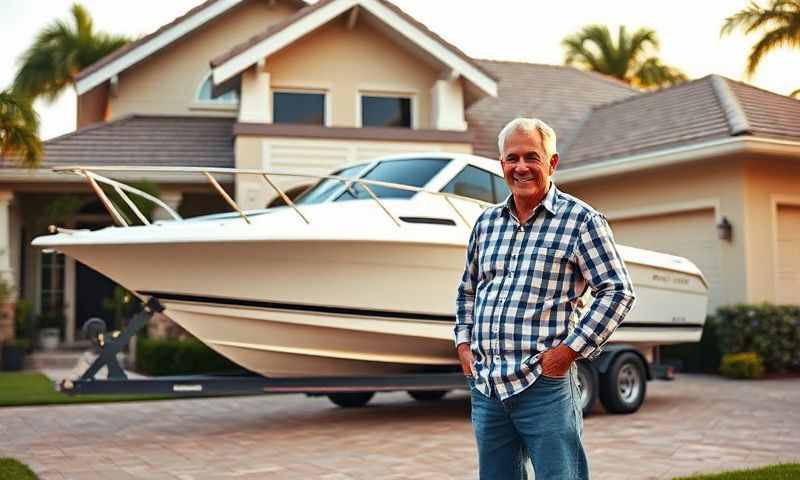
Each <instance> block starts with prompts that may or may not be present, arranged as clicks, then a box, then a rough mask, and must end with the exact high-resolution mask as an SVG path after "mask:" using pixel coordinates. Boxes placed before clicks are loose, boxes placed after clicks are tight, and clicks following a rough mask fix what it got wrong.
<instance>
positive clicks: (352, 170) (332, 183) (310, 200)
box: [294, 164, 367, 205]
mask: <svg viewBox="0 0 800 480" xmlns="http://www.w3.org/2000/svg"><path fill="white" fill-rule="evenodd" d="M366 166H367V165H366V164H361V165H355V166H352V167H348V168H345V169H343V170H339V171H337V172H334V173H333V174H334V175H336V176H339V177H346V178H355V177H356V176H358V174H359V173H361V171H362V170H364V168H365V167H366ZM343 186H344V185H343V182H341V181H340V180H334V179H332V178H326V179H323V180H320V181H319V182H318V183H317V184H316V185H314V186H313V187H311V188H309V189H308V190H306V191H305V192H303V193H302V194H301V195H300V196H299V197H297V198H296V199H295V201H294V203H295V204H297V205H311V204H315V203H322V202H325V201H327V200H330V197H331V195H333V194H334V193H335V192H338V191H340V190H341V188H342V187H343Z"/></svg>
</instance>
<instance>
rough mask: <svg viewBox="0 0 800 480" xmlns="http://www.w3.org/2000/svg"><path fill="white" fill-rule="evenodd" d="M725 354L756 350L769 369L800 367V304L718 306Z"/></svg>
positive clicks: (718, 332) (717, 323) (720, 342)
mask: <svg viewBox="0 0 800 480" xmlns="http://www.w3.org/2000/svg"><path fill="white" fill-rule="evenodd" d="M715 328H716V331H717V334H718V335H719V346H720V350H721V351H722V353H723V354H729V353H741V352H755V353H757V354H758V356H759V357H761V359H762V360H763V362H764V367H765V368H766V371H768V372H783V371H786V370H787V369H790V368H798V367H800V307H797V306H790V305H770V304H761V305H735V306H729V307H721V308H720V309H719V310H717V315H716V319H715Z"/></svg>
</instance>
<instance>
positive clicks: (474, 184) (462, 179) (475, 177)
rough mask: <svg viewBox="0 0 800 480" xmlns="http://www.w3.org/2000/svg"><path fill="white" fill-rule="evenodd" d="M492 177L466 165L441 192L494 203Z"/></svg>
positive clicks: (485, 172) (484, 171) (483, 171)
mask: <svg viewBox="0 0 800 480" xmlns="http://www.w3.org/2000/svg"><path fill="white" fill-rule="evenodd" d="M493 176H494V175H492V174H491V173H489V172H487V171H486V170H481V169H480V168H475V167H473V166H471V165H467V166H466V167H465V168H464V170H461V172H460V173H459V174H458V175H456V176H455V178H454V179H452V180H450V183H448V184H447V185H446V186H445V187H444V188H443V189H442V191H443V192H446V193H453V194H456V195H461V196H462V197H469V198H474V199H476V200H483V201H484V202H489V203H494V194H493V193H492V177H493Z"/></svg>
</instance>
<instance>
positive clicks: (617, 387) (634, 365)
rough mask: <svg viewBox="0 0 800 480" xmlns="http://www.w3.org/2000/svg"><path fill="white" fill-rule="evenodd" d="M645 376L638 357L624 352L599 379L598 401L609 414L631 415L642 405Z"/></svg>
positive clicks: (645, 383)
mask: <svg viewBox="0 0 800 480" xmlns="http://www.w3.org/2000/svg"><path fill="white" fill-rule="evenodd" d="M646 392H647V374H646V372H645V368H644V365H643V364H642V360H641V359H640V358H639V356H638V355H636V354H635V353H631V352H624V353H621V354H619V355H617V357H616V358H615V359H614V360H613V361H612V362H611V366H610V367H609V369H608V370H607V371H606V373H605V374H603V375H602V376H601V377H600V401H601V402H602V403H603V406H604V407H605V409H606V410H607V411H608V412H609V413H633V412H635V411H637V410H639V407H641V406H642V403H644V397H645V393H646Z"/></svg>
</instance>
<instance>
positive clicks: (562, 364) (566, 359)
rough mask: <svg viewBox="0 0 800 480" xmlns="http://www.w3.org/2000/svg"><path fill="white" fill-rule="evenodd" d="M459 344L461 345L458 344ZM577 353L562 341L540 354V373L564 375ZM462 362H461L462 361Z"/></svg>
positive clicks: (550, 375)
mask: <svg viewBox="0 0 800 480" xmlns="http://www.w3.org/2000/svg"><path fill="white" fill-rule="evenodd" d="M459 346H461V345H459ZM577 356H578V353H577V352H576V351H575V350H573V349H571V348H569V347H568V346H566V345H564V344H563V343H562V344H561V345H559V346H557V347H556V348H554V349H552V350H547V351H545V352H544V353H543V354H542V375H544V376H547V377H565V376H566V375H567V372H568V371H569V367H570V365H572V362H573V361H575V358H576V357H577ZM462 364H463V362H462Z"/></svg>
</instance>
